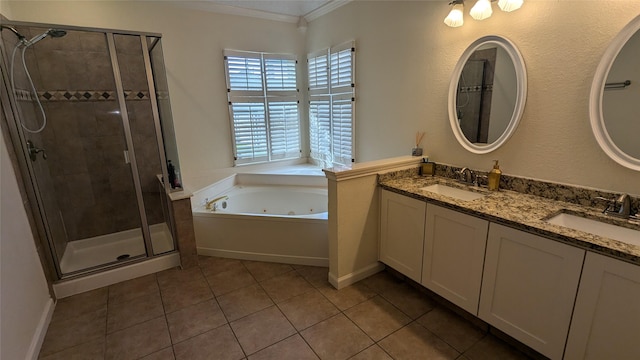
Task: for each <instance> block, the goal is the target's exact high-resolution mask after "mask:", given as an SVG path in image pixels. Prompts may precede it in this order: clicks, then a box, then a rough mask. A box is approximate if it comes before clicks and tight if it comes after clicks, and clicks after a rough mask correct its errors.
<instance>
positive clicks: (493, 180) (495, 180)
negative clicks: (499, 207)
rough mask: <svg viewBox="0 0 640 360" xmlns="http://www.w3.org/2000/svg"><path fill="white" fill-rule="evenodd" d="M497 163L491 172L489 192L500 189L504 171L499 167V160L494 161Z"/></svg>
mask: <svg viewBox="0 0 640 360" xmlns="http://www.w3.org/2000/svg"><path fill="white" fill-rule="evenodd" d="M494 161H495V162H496V163H495V165H493V169H491V171H490V172H489V176H488V179H487V180H488V183H487V187H488V188H489V190H492V191H494V190H498V187H500V175H501V174H502V171H501V170H500V165H498V160H494Z"/></svg>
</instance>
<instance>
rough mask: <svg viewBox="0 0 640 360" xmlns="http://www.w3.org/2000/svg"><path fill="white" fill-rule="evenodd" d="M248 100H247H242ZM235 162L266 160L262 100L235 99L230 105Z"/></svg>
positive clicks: (265, 130)
mask: <svg viewBox="0 0 640 360" xmlns="http://www.w3.org/2000/svg"><path fill="white" fill-rule="evenodd" d="M243 101H248V102H243ZM230 108H231V114H232V119H233V129H234V131H233V134H234V143H235V152H236V163H238V164H241V163H246V162H254V161H266V160H267V159H268V156H267V151H268V146H267V126H266V121H265V106H264V102H255V101H252V100H251V99H246V100H237V101H234V102H233V103H232V104H231V105H230Z"/></svg>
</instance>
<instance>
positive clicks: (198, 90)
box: [5, 0, 640, 194]
mask: <svg viewBox="0 0 640 360" xmlns="http://www.w3.org/2000/svg"><path fill="white" fill-rule="evenodd" d="M10 6H11V8H10V10H11V15H12V19H13V20H23V21H35V22H47V23H61V24H72V25H82V26H93V27H109V28H121V29H130V30H140V31H153V32H160V33H163V35H164V40H163V45H164V49H165V58H166V60H167V71H168V77H169V88H170V92H171V96H172V107H173V113H174V117H175V127H176V134H177V139H178V147H179V151H180V158H181V163H182V168H183V169H182V173H183V174H184V176H185V177H187V178H188V177H190V176H195V175H197V174H198V173H200V172H201V171H207V170H208V171H210V170H212V169H216V168H222V167H228V166H230V165H231V164H232V160H231V143H230V135H229V122H228V111H227V106H226V100H225V99H226V96H225V93H224V90H225V89H224V69H223V64H222V57H221V56H220V54H221V52H222V49H223V48H225V47H231V48H237V49H256V50H268V51H276V52H295V53H298V54H304V53H305V52H306V51H312V50H317V49H319V48H323V47H327V46H330V45H335V44H340V43H342V42H344V41H345V40H349V39H355V40H356V42H357V47H358V52H357V55H356V57H357V59H356V82H357V86H358V88H357V105H356V107H357V108H356V110H357V120H356V121H357V124H356V137H357V139H356V157H357V160H358V161H369V160H375V159H382V158H389V157H395V156H400V155H405V154H408V153H409V152H410V149H411V147H412V145H413V144H412V142H413V137H414V134H415V132H416V131H426V132H427V135H426V137H425V140H424V147H425V152H426V154H428V155H429V156H430V157H431V159H432V160H434V161H436V162H441V163H447V164H451V165H457V166H470V167H472V168H477V169H484V170H489V169H490V168H491V164H492V161H491V160H492V159H500V163H501V165H502V168H503V170H504V172H505V173H506V174H510V175H517V176H526V177H532V178H538V179H543V180H549V181H555V182H562V183H571V184H578V185H583V186H589V187H595V188H601V189H606V190H613V191H620V192H628V193H632V194H639V193H640V190H639V189H638V188H637V184H638V183H639V180H640V173H638V172H633V171H631V170H627V169H626V168H623V167H621V166H620V165H618V164H617V163H615V162H614V161H612V160H610V159H609V158H608V157H607V156H606V155H605V154H604V152H602V150H600V148H599V147H598V144H597V143H596V141H595V138H594V137H593V135H592V133H591V129H590V126H589V116H588V103H589V88H590V86H591V81H592V79H593V74H594V72H595V69H596V67H597V65H598V62H599V61H600V58H601V56H602V54H603V52H604V50H605V48H606V46H607V45H608V44H609V42H610V41H611V39H612V38H613V37H614V36H615V35H616V34H617V33H618V31H619V30H620V29H621V28H622V27H623V26H624V25H625V24H627V23H628V22H629V21H630V20H631V19H633V18H634V17H635V16H636V15H637V14H639V13H640V1H623V0H620V1H569V0H559V1H550V0H527V1H525V4H524V6H523V7H522V8H521V9H520V10H518V11H515V12H513V13H503V12H501V11H499V10H498V9H497V8H496V9H495V11H494V15H493V16H492V17H491V18H490V19H487V20H485V21H482V22H479V21H474V20H473V19H471V18H470V17H469V16H468V9H467V11H466V12H465V20H466V23H465V25H464V26H463V27H461V28H456V29H453V28H449V27H447V26H446V25H444V24H443V22H442V21H443V19H444V17H445V16H446V14H447V12H448V10H449V7H448V5H447V2H446V1H406V2H405V1H354V2H351V3H349V4H347V5H345V6H343V7H341V8H339V9H337V10H335V11H333V12H332V13H329V14H327V15H325V16H322V17H320V18H319V19H316V20H314V21H311V22H310V23H309V29H308V31H307V39H306V50H305V49H304V47H305V39H304V37H303V36H302V35H301V34H299V33H298V32H297V31H296V29H295V24H289V23H278V22H274V21H267V20H259V19H251V18H243V17H237V16H230V15H220V14H214V13H207V12H202V11H191V10H185V9H180V8H176V7H171V6H169V5H166V4H163V3H152V2H134V3H131V2H120V1H118V2H115V1H114V2H108V1H105V2H103V1H89V2H61V1H44V2H36V1H16V2H11V4H10ZM5 7H6V6H5ZM494 7H495V6H494ZM234 30H235V32H236V33H237V34H238V35H230V34H233V33H234ZM484 35H503V36H505V37H508V38H509V39H510V40H512V41H513V42H514V43H515V44H516V45H517V46H518V48H519V50H520V51H521V53H522V55H523V57H524V60H525V62H526V66H527V71H528V81H529V88H528V99H527V105H526V109H525V113H524V116H523V118H522V121H521V123H520V126H519V127H518V129H517V130H516V133H515V135H514V136H513V137H512V138H511V139H510V140H509V141H508V142H507V143H506V144H505V145H504V146H503V147H502V148H501V149H498V150H497V151H495V152H493V153H490V154H487V155H474V154H470V153H468V152H467V151H466V150H464V149H463V148H462V147H461V146H460V145H459V144H458V143H457V141H456V140H455V137H454V136H453V133H452V132H451V129H450V128H449V121H448V114H447V90H448V86H449V80H450V79H449V78H450V75H451V72H452V71H453V68H454V66H455V63H456V61H457V59H458V57H459V56H460V55H461V54H462V52H463V51H464V49H465V48H466V47H467V46H468V45H469V44H470V43H471V42H473V41H474V40H475V39H477V38H478V37H481V36H484ZM398 65H400V66H398Z"/></svg>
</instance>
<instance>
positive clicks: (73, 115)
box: [3, 28, 164, 256]
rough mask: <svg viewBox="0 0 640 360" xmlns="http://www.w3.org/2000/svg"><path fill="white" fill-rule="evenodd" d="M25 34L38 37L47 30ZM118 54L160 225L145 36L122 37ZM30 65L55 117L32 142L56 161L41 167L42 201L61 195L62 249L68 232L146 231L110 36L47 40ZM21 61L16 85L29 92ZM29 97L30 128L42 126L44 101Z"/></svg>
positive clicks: (53, 209)
mask: <svg viewBox="0 0 640 360" xmlns="http://www.w3.org/2000/svg"><path fill="white" fill-rule="evenodd" d="M19 31H20V32H21V33H23V34H25V35H27V36H33V35H37V34H38V33H41V32H44V31H46V29H26V28H20V29H19ZM3 35H4V34H3ZM136 45H137V46H136ZM7 49H8V50H7V51H8V52H10V51H11V50H13V47H11V48H9V47H7ZM116 49H117V54H118V62H119V66H120V68H121V73H122V80H123V86H124V88H125V93H126V94H127V100H126V105H127V109H128V115H129V121H130V124H131V132H132V136H133V141H134V149H135V153H136V159H137V162H138V170H139V175H140V180H141V184H142V191H143V199H144V203H145V207H146V212H147V218H148V222H149V224H150V225H151V224H156V223H160V222H163V221H164V219H163V215H162V209H161V204H160V196H161V195H163V194H161V193H160V192H159V191H158V186H157V181H158V180H157V178H156V174H159V173H161V163H160V156H159V152H158V146H157V141H156V134H155V127H154V123H153V117H152V112H151V103H150V101H149V92H148V88H147V82H146V73H145V68H144V62H143V58H142V52H141V51H142V49H141V46H140V40H139V37H137V36H126V35H116ZM16 58H19V55H18V56H16ZM26 60H27V66H28V67H29V70H30V72H31V76H32V78H33V80H34V83H35V86H36V88H37V89H38V95H39V97H40V99H41V101H42V104H43V106H44V109H45V112H46V114H47V117H48V124H47V127H46V128H45V130H44V131H43V132H42V133H41V134H28V135H27V138H29V139H32V141H33V142H34V143H35V144H36V146H38V147H43V148H45V149H46V153H47V156H48V159H47V160H46V161H44V160H42V158H39V159H38V160H37V161H36V162H34V163H33V164H34V166H36V167H37V169H36V171H37V172H38V185H39V186H40V188H41V190H42V191H41V194H42V196H43V197H53V199H49V200H50V201H49V203H50V205H49V206H48V208H47V216H48V222H49V223H52V222H54V223H57V224H58V225H57V226H53V227H55V228H57V229H58V230H57V233H58V235H59V236H55V234H54V238H55V239H56V240H55V241H56V248H57V249H60V250H58V251H62V250H63V249H64V244H63V242H66V241H61V240H60V238H61V237H62V236H60V234H59V233H60V232H61V231H66V234H67V235H68V241H73V240H80V239H85V238H90V237H94V236H99V235H103V234H108V233H113V232H118V231H123V230H128V229H132V228H136V227H139V226H140V216H139V213H138V207H137V201H136V194H135V190H134V185H133V180H132V174H131V170H130V166H129V165H128V164H126V163H125V157H124V150H125V149H126V143H125V137H124V129H123V125H122V119H121V116H120V107H119V105H118V102H117V99H116V91H115V90H116V88H115V82H114V77H113V71H112V67H111V61H110V57H109V52H108V47H107V40H106V37H105V35H104V34H101V33H91V32H78V31H70V32H69V33H68V34H67V35H66V36H64V37H62V38H47V39H44V40H42V41H40V42H39V43H37V44H36V45H34V46H33V47H30V48H29V49H28V50H27V52H26ZM18 61H19V60H18ZM18 61H16V66H15V69H16V87H17V88H18V89H20V90H28V88H29V85H28V83H27V82H26V81H25V79H24V76H21V74H20V73H21V72H20V71H18V70H20V69H19V68H20V67H21V66H18V64H20V63H19V62H18ZM22 93H23V94H22V96H21V97H20V98H21V99H22V100H20V101H19V104H20V108H21V111H22V113H23V115H25V116H24V117H25V118H27V119H29V121H33V119H34V118H35V119H37V120H36V123H31V124H30V127H31V128H37V127H38V125H39V124H41V121H42V119H41V118H40V115H39V109H38V108H37V104H36V103H35V101H33V100H32V99H29V96H28V95H26V94H25V93H24V91H23V92H22ZM54 194H55V195H54ZM45 202H47V201H46V200H45ZM52 218H53V219H52ZM60 219H63V222H62V221H60ZM60 255H61V254H59V256H60Z"/></svg>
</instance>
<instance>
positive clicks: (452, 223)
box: [422, 204, 489, 315]
mask: <svg viewBox="0 0 640 360" xmlns="http://www.w3.org/2000/svg"><path fill="white" fill-rule="evenodd" d="M488 227H489V222H488V221H486V220H483V219H479V218H477V217H474V216H470V215H467V214H463V213H460V212H457V211H453V210H449V209H446V208H443V207H440V206H437V205H433V204H427V219H426V226H425V239H424V259H423V265H422V285H424V286H425V287H427V288H428V289H430V290H432V291H433V292H435V293H437V294H438V295H440V296H442V297H444V298H445V299H447V300H449V301H451V302H452V303H454V304H456V305H457V306H459V307H461V308H463V309H465V310H466V311H468V312H470V313H472V314H473V315H478V302H479V301H480V286H481V284H482V267H483V264H484V253H485V247H486V244H487V230H488Z"/></svg>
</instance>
